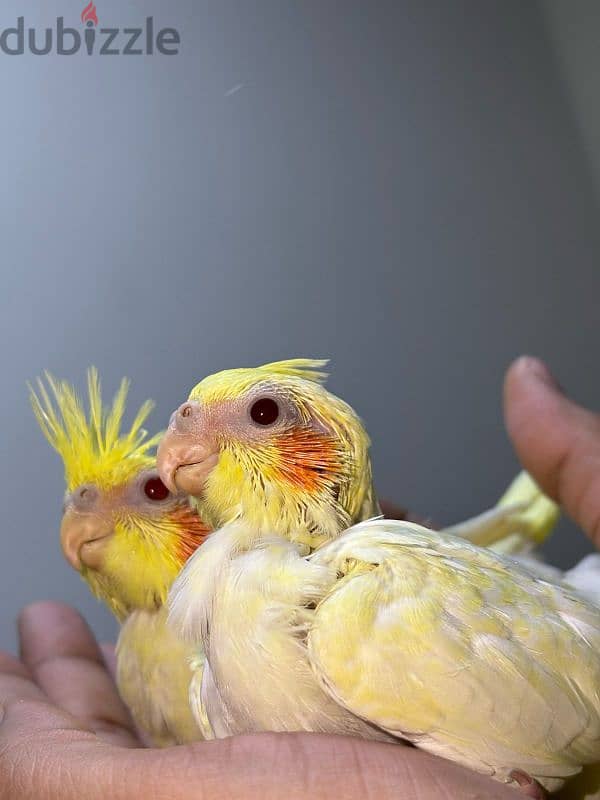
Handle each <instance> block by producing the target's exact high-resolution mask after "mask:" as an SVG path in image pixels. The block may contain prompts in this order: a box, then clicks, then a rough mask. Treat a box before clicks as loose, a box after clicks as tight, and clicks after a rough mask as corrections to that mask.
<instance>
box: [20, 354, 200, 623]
mask: <svg viewBox="0 0 600 800" xmlns="http://www.w3.org/2000/svg"><path fill="white" fill-rule="evenodd" d="M127 392H128V381H127V380H125V379H124V380H123V381H122V382H121V385H120V388H119V390H118V392H117V394H116V395H115V398H114V401H113V403H112V406H110V407H108V408H106V407H104V406H103V404H102V396H101V391H100V383H99V379H98V374H97V372H96V370H95V369H94V368H91V369H90V370H89V371H88V394H89V410H88V412H87V413H86V411H85V410H84V407H83V405H82V403H81V401H80V400H79V398H78V396H77V394H76V392H75V390H74V388H73V387H72V386H71V385H70V384H68V383H67V382H65V381H57V380H55V379H54V378H53V377H52V376H51V375H49V374H46V382H44V381H42V380H38V382H37V391H34V390H33V389H31V403H32V406H33V410H34V413H35V415H36V417H37V420H38V422H39V424H40V427H41V429H42V431H43V432H44V435H45V436H46V438H47V439H48V441H49V442H50V444H51V445H52V447H53V448H54V449H55V450H56V451H57V452H58V453H59V454H60V456H61V458H62V460H63V464H64V469H65V482H66V495H65V501H64V513H63V519H62V524H61V545H62V549H63V553H64V555H65V557H66V559H67V561H68V562H69V563H70V564H71V566H73V567H74V568H75V569H76V570H78V571H79V572H80V573H81V575H82V577H83V578H84V579H85V580H86V582H87V583H88V584H89V586H90V588H91V589H92V591H93V592H94V593H95V594H96V595H97V596H99V597H101V598H102V599H103V600H104V601H105V602H106V603H107V605H108V606H109V607H110V608H111V610H112V611H113V612H114V613H115V614H116V616H117V617H119V618H121V619H122V618H124V617H125V616H127V614H128V613H129V612H130V611H132V610H134V609H156V608H158V607H160V606H161V605H162V604H163V603H164V601H165V600H166V596H167V594H168V591H169V588H170V586H171V583H172V582H173V580H174V579H175V577H176V576H177V574H178V572H179V571H180V569H181V567H182V566H183V564H184V563H185V561H186V560H187V558H188V557H189V556H190V555H191V554H192V553H193V552H194V550H195V549H196V548H197V547H198V546H199V545H200V544H201V543H202V541H203V540H204V539H205V538H206V536H207V534H208V528H207V527H206V526H205V525H204V524H203V523H202V521H201V520H200V518H199V517H198V515H197V513H196V512H195V511H194V510H193V509H192V508H191V507H190V505H189V501H188V500H187V498H186V496H185V495H184V494H182V493H178V492H170V491H169V490H168V489H167V487H166V486H165V485H164V483H163V482H162V481H161V479H160V477H159V475H158V471H157V469H156V459H155V457H154V455H153V449H154V448H155V447H156V444H157V442H158V440H159V438H160V434H159V435H156V436H153V437H148V436H147V434H146V431H145V430H144V429H143V427H142V426H143V424H144V422H145V420H146V418H147V417H148V414H149V413H150V411H151V409H152V403H151V402H150V401H148V402H146V403H144V404H143V405H142V407H141V408H140V410H139V411H138V413H137V415H136V416H135V419H134V421H133V423H132V425H131V427H130V429H129V430H128V431H126V432H122V431H121V422H122V418H123V413H124V410H125V402H126V399H127Z"/></svg>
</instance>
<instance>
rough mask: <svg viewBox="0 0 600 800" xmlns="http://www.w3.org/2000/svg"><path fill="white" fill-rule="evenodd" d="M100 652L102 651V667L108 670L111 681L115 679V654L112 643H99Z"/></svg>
mask: <svg viewBox="0 0 600 800" xmlns="http://www.w3.org/2000/svg"><path fill="white" fill-rule="evenodd" d="M100 650H101V651H102V658H103V659H104V666H105V667H106V669H107V670H108V673H109V675H110V677H111V678H112V679H113V681H116V679H117V654H116V652H115V646H114V644H112V642H101V643H100Z"/></svg>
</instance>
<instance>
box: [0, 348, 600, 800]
mask: <svg viewBox="0 0 600 800" xmlns="http://www.w3.org/2000/svg"><path fill="white" fill-rule="evenodd" d="M505 397H506V419H507V427H508V431H509V435H510V436H511V438H512V440H513V442H514V444H515V447H516V449H517V452H518V453H519V456H520V458H521V460H522V461H523V463H524V465H525V467H526V468H527V469H528V470H529V471H530V472H531V474H532V475H533V476H534V478H536V480H537V481H538V482H539V483H540V485H541V486H542V487H543V488H544V489H545V491H547V492H548V493H549V494H551V495H552V496H553V497H555V499H557V500H558V501H559V502H561V503H562V504H563V505H565V507H566V508H567V510H568V511H570V513H571V514H572V516H573V517H574V518H575V520H576V521H577V522H578V523H579V524H580V525H581V526H582V527H583V528H584V529H585V530H586V531H587V532H588V533H589V535H590V536H591V537H592V538H593V539H594V540H595V541H596V543H597V544H598V543H600V492H597V491H596V489H600V418H598V417H597V416H596V415H594V414H592V413H591V412H588V411H585V410H584V409H581V408H578V407H577V406H575V405H574V404H572V403H571V402H570V401H568V400H567V399H566V398H565V397H564V396H562V395H561V394H560V393H559V392H558V391H557V389H556V387H555V386H554V384H553V382H552V379H551V378H549V376H548V373H547V372H546V371H545V368H544V367H543V366H542V365H540V363H539V362H536V361H534V360H531V359H529V360H527V359H525V360H524V359H521V360H519V361H518V362H517V363H516V364H515V365H513V367H511V369H510V371H509V373H508V376H507V380H506V391H505ZM594 492H596V494H597V496H598V500H595V495H594ZM19 633H20V640H21V656H22V661H21V662H20V661H17V660H16V659H14V658H13V657H11V656H9V655H8V654H0V709H1V714H2V716H1V719H0V787H1V789H2V797H3V799H4V800H80V798H85V799H86V800H96V798H98V800H100V798H102V800H104V798H106V797H111V798H114V800H138V798H141V797H143V798H144V800H189V799H191V798H194V800H208V798H210V800H225V798H233V797H244V798H246V799H247V800H253V799H254V798H261V800H270V798H281V797H283V796H285V797H286V798H287V800H295V798H306V797H310V798H315V800H320V799H321V798H322V800H325V798H331V797H335V798H336V800H354V799H355V798H356V800H358V798H361V800H370V798H373V800H374V798H378V800H379V799H380V800H385V798H392V797H393V798H394V800H429V798H432V799H433V798H436V800H445V799H446V798H447V800H450V798H465V799H467V798H483V797H485V798H488V800H510V798H514V797H518V796H519V795H518V794H515V791H514V790H513V789H511V788H508V787H506V786H502V785H500V784H498V783H495V782H492V781H490V780H489V779H487V778H485V777H483V776H480V775H477V774H474V773H472V772H470V771H468V770H465V769H464V768H462V767H460V766H458V765H456V764H453V763H451V762H449V761H445V760H442V759H438V758H436V757H434V756H431V755H429V754H427V753H424V752H423V751H419V750H417V749H414V748H411V747H398V746H395V745H384V744H378V743H374V742H365V741H360V740H358V739H350V738H345V737H333V736H322V735H317V734H288V735H283V734H261V735H255V736H238V737H233V738H230V739H224V740H220V741H216V742H201V743H198V744H196V745H191V746H180V747H173V748H169V749H165V750H152V749H143V748H141V746H140V744H141V743H140V741H139V739H138V738H137V736H136V734H135V731H134V728H133V725H132V723H131V720H130V718H129V715H128V714H127V711H126V709H125V707H124V706H123V704H122V702H121V700H120V699H119V697H118V694H117V692H116V689H115V686H114V684H113V682H112V679H111V677H110V675H109V672H108V671H107V669H106V665H105V661H104V659H103V656H102V653H101V651H100V649H99V648H98V646H97V644H96V642H95V641H94V639H93V636H92V634H91V633H90V631H89V629H88V628H87V626H86V624H85V623H84V621H83V620H82V619H81V618H80V617H79V616H78V615H77V614H76V613H75V612H74V611H73V610H72V609H70V608H68V607H66V606H62V605H59V604H55V603H42V604H36V605H34V606H30V607H29V608H27V609H25V611H24V612H23V613H22V615H21V618H20V622H19ZM530 789H531V794H532V796H534V792H535V787H530ZM521 796H522V795H521Z"/></svg>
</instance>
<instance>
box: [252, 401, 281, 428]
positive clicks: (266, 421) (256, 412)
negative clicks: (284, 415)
mask: <svg viewBox="0 0 600 800" xmlns="http://www.w3.org/2000/svg"><path fill="white" fill-rule="evenodd" d="M250 416H251V417H252V419H253V420H254V422H256V424H257V425H272V424H273V423H274V422H275V421H276V420H277V419H278V418H279V406H278V405H277V403H276V402H275V400H273V399H272V398H270V397H262V398H261V399H260V400H257V401H256V402H255V403H252V406H251V408H250Z"/></svg>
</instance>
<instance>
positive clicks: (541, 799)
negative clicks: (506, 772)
mask: <svg viewBox="0 0 600 800" xmlns="http://www.w3.org/2000/svg"><path fill="white" fill-rule="evenodd" d="M509 777H510V779H511V780H512V782H513V783H516V784H517V786H518V788H519V791H520V792H521V793H522V794H523V795H525V797H533V798H534V800H546V799H547V797H548V795H547V794H546V790H545V789H544V788H543V787H542V786H541V784H539V783H538V782H537V781H536V780H535V778H532V777H531V775H528V774H527V773H526V772H523V770H521V769H513V771H512V772H511V773H510V776H509Z"/></svg>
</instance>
